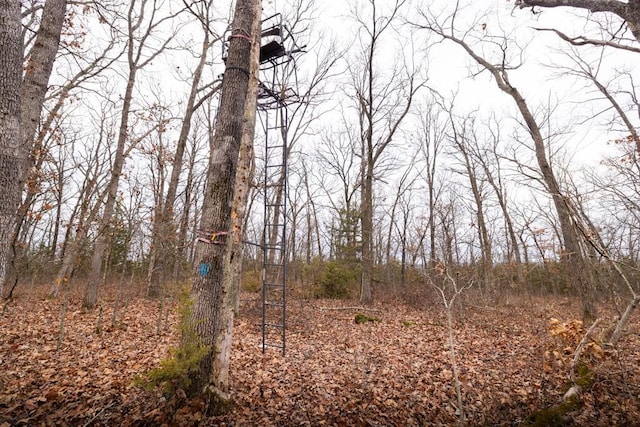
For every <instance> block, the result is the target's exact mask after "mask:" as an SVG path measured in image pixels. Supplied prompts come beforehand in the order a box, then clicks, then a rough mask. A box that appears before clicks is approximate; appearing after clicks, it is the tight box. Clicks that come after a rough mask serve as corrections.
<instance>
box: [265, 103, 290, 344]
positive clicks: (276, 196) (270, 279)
mask: <svg viewBox="0 0 640 427" xmlns="http://www.w3.org/2000/svg"><path fill="white" fill-rule="evenodd" d="M273 105H274V106H275V107H274V108H266V109H264V110H263V117H264V122H263V124H264V128H265V148H264V194H263V197H264V229H263V234H262V235H263V251H262V256H263V261H262V351H263V352H265V351H266V349H267V348H269V347H272V348H279V349H281V350H282V353H283V354H284V353H285V348H286V335H285V331H286V290H287V286H286V282H287V262H286V261H287V158H288V155H287V140H286V139H287V138H286V134H287V129H286V126H287V121H286V118H287V108H286V105H284V104H281V103H279V102H277V103H275V104H273Z"/></svg>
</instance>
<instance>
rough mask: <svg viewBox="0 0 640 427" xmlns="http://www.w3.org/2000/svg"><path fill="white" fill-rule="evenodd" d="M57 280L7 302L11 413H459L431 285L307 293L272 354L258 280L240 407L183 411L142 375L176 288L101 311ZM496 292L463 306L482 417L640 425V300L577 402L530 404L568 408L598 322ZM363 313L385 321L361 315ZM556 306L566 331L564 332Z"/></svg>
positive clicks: (345, 418) (159, 348)
mask: <svg viewBox="0 0 640 427" xmlns="http://www.w3.org/2000/svg"><path fill="white" fill-rule="evenodd" d="M27 291H28V292H27ZM46 291H47V289H45V288H42V289H30V290H27V289H24V290H23V291H22V294H19V295H18V296H17V298H16V299H15V300H14V301H12V302H11V303H10V304H9V305H8V306H7V309H6V312H5V313H4V314H3V315H2V316H0V427H5V426H13V425H74V426H75V425H81V426H90V425H108V426H115V425H162V424H164V425H180V426H182V425H227V426H231V425H234V426H254V425H255V426H258V425H260V426H267V425H279V426H290V425H291V426H294V425H295V426H298V425H309V426H320V425H337V426H351V425H356V426H394V425H397V426H419V425H452V424H456V423H457V422H458V416H457V415H456V412H457V406H458V404H457V398H456V391H455V388H454V381H453V372H452V365H451V359H450V353H449V346H448V342H449V341H448V339H449V335H448V329H447V326H446V325H447V323H446V316H445V312H444V310H443V308H442V305H441V304H438V301H437V300H434V301H432V302H430V303H429V302H424V301H420V298H416V299H414V301H417V302H414V304H412V306H408V305H406V304H403V303H400V302H397V301H393V300H392V299H388V300H386V301H378V302H377V303H376V304H375V306H374V307H373V309H372V310H367V311H363V310H362V309H361V308H359V307H358V306H359V304H358V303H357V302H354V301H337V300H295V299H293V300H291V301H290V304H289V307H288V330H287V354H286V356H284V357H283V356H282V354H281V352H280V351H279V350H268V351H267V352H266V354H263V353H262V350H261V333H260V327H259V325H260V317H259V315H260V310H259V309H258V296H257V294H243V296H242V303H241V314H240V316H239V318H238V319H237V321H236V328H235V332H234V342H233V353H232V362H231V363H232V367H231V386H232V390H233V396H234V405H233V407H232V409H231V411H230V412H229V413H228V414H227V415H225V416H222V417H214V418H206V417H204V416H203V415H202V413H200V412H199V407H198V406H197V405H195V404H191V403H189V402H182V408H181V409H177V410H176V409H175V408H174V407H173V405H175V404H176V399H170V400H169V401H165V400H164V398H162V396H161V395H160V393H159V392H158V391H151V392H149V391H145V390H143V389H141V388H139V387H137V386H134V385H133V384H132V380H133V378H134V377H135V376H136V374H140V373H142V372H144V371H146V370H148V369H150V368H152V367H155V366H157V365H158V363H159V361H160V360H161V359H162V358H164V357H166V356H167V354H168V348H169V347H170V346H171V345H175V344H176V342H177V333H176V318H177V315H176V313H175V312H176V303H175V302H174V301H169V300H167V302H166V304H164V307H163V310H162V311H160V308H159V302H158V301H151V300H146V299H144V298H142V297H140V296H138V295H137V294H135V293H131V291H130V290H129V291H123V292H121V293H120V298H115V296H111V297H109V296H104V297H103V300H102V302H101V307H102V308H101V309H97V310H95V311H91V312H87V311H84V310H82V309H81V308H80V302H81V299H80V296H79V295H80V292H79V291H78V292H70V293H69V295H68V297H67V298H63V299H62V300H51V299H47V298H46ZM127 292H129V293H128V294H127ZM65 301H66V302H65ZM481 301H482V298H480V297H476V296H473V295H471V294H468V295H467V296H466V297H465V298H463V299H461V300H460V301H459V304H458V306H457V307H456V309H455V310H454V311H455V313H454V319H455V325H454V326H455V331H454V336H455V342H456V351H457V361H458V367H459V371H460V382H461V391H462V399H463V409H464V413H465V415H466V418H467V422H468V425H521V424H527V423H528V422H531V421H532V420H534V418H535V419H536V420H538V423H539V424H538V425H552V423H553V422H555V423H556V424H553V425H584V426H587V425H588V426H596V425H602V426H610V425H640V363H639V361H640V336H639V332H640V320H639V315H638V313H635V314H634V317H633V320H632V322H631V324H630V325H629V328H628V331H629V332H630V333H629V334H628V335H627V336H625V337H624V338H623V339H622V341H621V342H620V345H619V347H618V349H616V350H615V351H614V350H606V349H605V350H604V351H600V347H598V346H596V345H595V343H594V344H590V345H589V346H587V347H586V350H585V354H587V355H590V356H589V357H588V358H586V359H585V360H586V361H587V365H588V366H589V369H582V370H581V375H583V376H585V375H586V377H588V381H585V380H584V378H582V379H581V381H583V383H584V384H583V386H584V387H583V391H582V393H581V394H580V403H579V404H578V405H573V406H569V407H567V405H565V406H564V407H562V410H561V411H560V410H557V411H554V410H552V411H546V412H544V413H540V412H538V413H537V415H535V416H534V417H531V416H532V414H534V413H536V411H539V410H541V409H545V408H547V409H548V408H557V407H558V406H557V405H558V404H559V403H560V402H561V400H562V396H563V394H564V392H565V391H566V390H567V388H568V385H570V384H569V383H568V378H569V371H570V369H569V365H570V361H571V359H572V357H573V354H572V353H573V350H574V349H575V344H577V342H579V341H580V339H581V338H582V335H583V330H584V329H587V328H586V327H582V328H581V327H580V325H579V324H577V323H575V322H573V323H571V322H570V321H571V320H574V319H576V317H577V312H578V307H577V306H576V305H575V304H572V303H571V302H570V301H569V300H568V299H566V298H561V297H544V298H541V297H522V296H521V297H514V298H512V299H511V301H503V302H502V303H500V304H499V305H494V306H487V305H486V304H484V303H482V302H481ZM358 312H362V313H365V314H366V315H368V316H371V317H376V318H378V319H379V321H374V322H367V323H364V324H356V323H355V322H354V316H355V315H356V313H358ZM62 318H64V323H62V322H61V319H62ZM552 318H555V319H558V320H559V323H556V324H555V330H556V331H562V332H563V333H562V334H560V335H559V336H552V334H551V333H550V326H551V323H550V322H551V319H552ZM62 325H63V327H61V326H62ZM586 326H587V327H588V326H589V325H586ZM604 326H606V323H605V322H603V327H604ZM61 331H62V332H63V333H62V334H61ZM594 336H595V337H597V331H596V333H594ZM562 337H564V338H565V340H564V341H563V339H562ZM572 340H573V342H571V341H572ZM458 414H459V412H458ZM545 417H546V418H545ZM559 417H562V420H563V422H564V424H561V423H560V421H562V420H560V419H559Z"/></svg>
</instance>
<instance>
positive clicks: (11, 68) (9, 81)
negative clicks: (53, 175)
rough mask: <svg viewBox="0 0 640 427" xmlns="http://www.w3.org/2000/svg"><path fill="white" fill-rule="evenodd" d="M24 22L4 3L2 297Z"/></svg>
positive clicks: (15, 178) (19, 156)
mask: <svg viewBox="0 0 640 427" xmlns="http://www.w3.org/2000/svg"><path fill="white" fill-rule="evenodd" d="M21 81H22V25H21V22H20V3H19V2H17V1H3V2H2V3H0V186H1V188H2V191H0V296H2V295H3V285H4V281H5V277H6V274H7V268H8V264H9V259H10V258H11V236H12V234H13V233H12V231H13V225H14V221H15V215H16V210H17V208H18V205H19V203H20V195H21V186H20V166H21V164H22V163H23V162H24V161H25V156H24V152H23V150H21V149H20V148H21V139H20V83H21Z"/></svg>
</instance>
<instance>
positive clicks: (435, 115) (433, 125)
mask: <svg viewBox="0 0 640 427" xmlns="http://www.w3.org/2000/svg"><path fill="white" fill-rule="evenodd" d="M419 114H420V121H419V125H418V126H419V127H418V129H419V130H418V132H419V134H418V135H419V141H420V152H421V153H422V157H423V162H424V168H423V170H422V173H421V177H422V179H423V180H424V181H425V183H426V185H427V192H428V197H427V204H428V206H427V207H428V209H429V210H428V212H429V213H428V221H427V229H428V237H429V257H428V262H429V265H430V266H431V267H434V266H435V263H436V261H437V256H436V205H437V203H438V198H439V195H440V192H441V188H439V187H438V183H437V179H436V178H437V174H436V172H437V171H438V168H439V158H440V155H441V152H442V149H443V145H444V140H445V138H446V126H445V124H444V121H443V120H442V119H441V118H440V114H441V109H440V108H439V107H438V105H437V103H436V102H435V101H433V102H429V103H428V105H427V106H426V107H425V108H424V109H423V110H422V111H420V113H419ZM425 237H427V236H426V233H425V234H423V235H422V238H421V239H420V242H419V243H418V247H422V246H423V240H424V238H425Z"/></svg>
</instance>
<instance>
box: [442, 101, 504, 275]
mask: <svg viewBox="0 0 640 427" xmlns="http://www.w3.org/2000/svg"><path fill="white" fill-rule="evenodd" d="M447 109H448V110H449V111H448V113H449V120H450V125H451V135H450V136H449V138H450V139H451V143H452V145H453V147H454V149H455V150H456V151H457V153H458V154H459V155H460V159H461V163H462V166H463V168H464V170H465V172H466V178H467V179H468V180H469V187H470V188H471V194H472V196H473V200H474V202H475V223H476V224H475V225H476V226H477V230H478V239H479V240H480V253H481V265H482V267H481V268H482V277H483V282H484V285H485V286H490V285H491V282H492V280H493V279H492V276H493V255H492V248H491V246H492V242H491V238H490V237H489V231H488V229H487V221H486V220H485V209H486V208H485V199H486V198H487V197H486V192H485V190H484V188H483V187H484V185H483V184H484V182H485V179H484V177H483V173H482V172H481V169H480V168H479V165H478V162H477V160H476V159H475V157H473V156H472V154H471V150H472V149H471V148H470V146H471V144H472V143H471V141H472V140H473V136H472V135H473V127H474V123H473V119H472V116H473V113H472V114H471V115H469V116H467V117H465V118H462V119H458V118H456V117H454V115H453V106H451V107H448V108H447Z"/></svg>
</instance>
